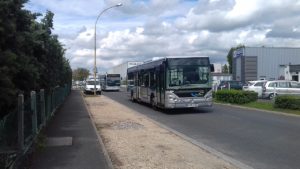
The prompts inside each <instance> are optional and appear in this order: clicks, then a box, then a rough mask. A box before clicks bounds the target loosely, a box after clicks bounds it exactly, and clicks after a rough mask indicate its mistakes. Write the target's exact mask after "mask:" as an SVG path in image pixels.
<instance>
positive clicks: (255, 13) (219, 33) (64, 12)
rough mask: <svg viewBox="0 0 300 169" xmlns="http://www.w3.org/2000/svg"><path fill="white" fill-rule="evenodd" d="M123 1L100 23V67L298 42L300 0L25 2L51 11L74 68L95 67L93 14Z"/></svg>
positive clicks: (217, 58)
mask: <svg viewBox="0 0 300 169" xmlns="http://www.w3.org/2000/svg"><path fill="white" fill-rule="evenodd" d="M119 2H122V3H123V6H122V7H118V8H117V9H111V10H110V11H109V12H107V13H105V15H103V16H101V18H100V20H99V22H98V24H97V44H96V46H97V66H98V68H99V71H106V70H107V69H109V68H110V67H112V66H114V65H117V64H120V63H122V62H125V61H129V60H132V61H143V60H150V59H151V58H153V57H156V58H157V57H163V56H167V55H186V56H187V55H190V56H195V55H201V56H210V57H211V60H212V62H222V63H224V62H226V55H227V52H228V50H229V49H230V48H231V47H233V46H237V45H238V44H244V45H246V46H274V47H276V46H287V47H300V40H299V37H300V31H299V30H300V27H299V23H300V16H299V11H300V0H272V1H266V0H249V1H246V0H201V1H184V0H163V1H161V0H139V1H137V0H102V1H101V0H100V1H99V0H91V1H89V3H87V2H86V1H83V0H78V1H70V0H53V1H46V0H32V1H31V2H30V4H29V5H27V7H28V8H29V9H33V10H34V11H39V10H40V11H42V12H43V11H45V9H49V10H51V11H53V12H54V13H55V18H54V27H55V31H54V32H55V33H56V34H58V35H59V38H60V41H61V42H62V43H63V44H65V46H66V48H67V52H66V57H67V58H68V59H69V60H70V63H71V65H72V67H73V68H76V67H86V68H88V69H90V70H92V68H93V64H94V22H95V19H96V17H97V15H98V12H100V11H101V10H102V9H105V8H106V7H108V6H111V5H115V4H117V3H119ZM71 5H72V6H71Z"/></svg>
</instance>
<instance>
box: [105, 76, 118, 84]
mask: <svg viewBox="0 0 300 169" xmlns="http://www.w3.org/2000/svg"><path fill="white" fill-rule="evenodd" d="M106 80H107V86H120V84H121V82H120V77H107V79H106Z"/></svg>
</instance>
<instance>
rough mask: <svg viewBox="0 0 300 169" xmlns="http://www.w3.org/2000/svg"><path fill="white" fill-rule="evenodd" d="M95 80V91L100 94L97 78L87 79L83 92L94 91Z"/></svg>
mask: <svg viewBox="0 0 300 169" xmlns="http://www.w3.org/2000/svg"><path fill="white" fill-rule="evenodd" d="M95 82H96V93H97V94H100V95H101V91H102V90H101V86H100V81H99V80H98V79H97V80H96V81H95V80H94V79H88V80H86V82H85V87H84V93H85V94H88V93H94V89H95Z"/></svg>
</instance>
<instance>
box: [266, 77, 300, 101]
mask: <svg viewBox="0 0 300 169" xmlns="http://www.w3.org/2000/svg"><path fill="white" fill-rule="evenodd" d="M276 95H298V96H300V83H299V82H296V81H287V80H275V81H268V82H266V83H265V84H264V86H263V98H269V99H273V98H274V96H276Z"/></svg>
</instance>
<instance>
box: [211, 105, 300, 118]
mask: <svg viewBox="0 0 300 169" xmlns="http://www.w3.org/2000/svg"><path fill="white" fill-rule="evenodd" d="M214 104H218V105H222V106H228V107H235V108H240V109H246V110H256V111H260V112H264V113H270V114H271V113H272V114H277V115H283V116H290V117H298V118H300V115H297V114H291V113H283V112H279V111H271V110H263V109H257V108H251V107H244V106H239V105H234V104H230V103H216V102H214Z"/></svg>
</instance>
